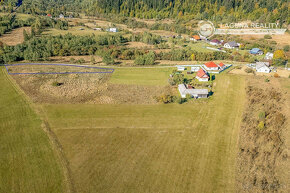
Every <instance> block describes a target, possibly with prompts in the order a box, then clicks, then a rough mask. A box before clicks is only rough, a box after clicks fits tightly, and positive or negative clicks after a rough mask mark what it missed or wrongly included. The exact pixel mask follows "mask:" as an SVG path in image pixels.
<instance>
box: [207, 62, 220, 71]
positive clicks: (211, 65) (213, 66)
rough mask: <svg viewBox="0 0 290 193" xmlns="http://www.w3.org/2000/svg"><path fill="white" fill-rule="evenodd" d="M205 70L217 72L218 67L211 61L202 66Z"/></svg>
mask: <svg viewBox="0 0 290 193" xmlns="http://www.w3.org/2000/svg"><path fill="white" fill-rule="evenodd" d="M204 68H205V69H206V70H219V66H218V65H217V64H216V63H214V62H213V61H211V62H207V63H205V64H204Z"/></svg>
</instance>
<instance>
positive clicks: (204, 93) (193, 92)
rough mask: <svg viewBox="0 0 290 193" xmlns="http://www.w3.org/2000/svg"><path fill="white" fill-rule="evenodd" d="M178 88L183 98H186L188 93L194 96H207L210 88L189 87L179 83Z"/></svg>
mask: <svg viewBox="0 0 290 193" xmlns="http://www.w3.org/2000/svg"><path fill="white" fill-rule="evenodd" d="M178 90H179V93H180V95H181V98H186V96H187V95H190V96H191V97H194V98H207V97H208V90H207V89H188V88H186V86H185V85H184V84H180V85H178Z"/></svg>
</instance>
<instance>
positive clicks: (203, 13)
mask: <svg viewBox="0 0 290 193" xmlns="http://www.w3.org/2000/svg"><path fill="white" fill-rule="evenodd" d="M2 1H3V0H2ZM16 1H17V0H6V1H5V0H4V3H5V4H6V5H8V7H9V5H10V9H11V7H13V6H12V5H13V4H15V2H16ZM289 8H290V2H289V1H288V0H259V1H258V0H207V1H204V0H163V1H161V0H160V1H158V0H24V1H23V5H22V6H21V7H20V8H19V11H20V12H24V13H32V14H45V13H50V14H55V15H57V14H59V13H64V14H65V13H66V12H71V11H72V12H78V13H81V12H82V13H86V14H87V15H98V14H111V13H113V14H114V13H115V14H120V15H123V16H129V17H137V18H147V19H149V18H160V19H161V18H182V19H210V20H212V21H216V22H222V21H229V22H232V21H239V20H247V19H249V20H252V21H253V20H255V21H260V22H276V21H279V23H280V24H282V23H287V24H289V23H290V16H289ZM6 9H8V8H6Z"/></svg>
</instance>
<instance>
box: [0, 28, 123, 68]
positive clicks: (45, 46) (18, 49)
mask: <svg viewBox="0 0 290 193" xmlns="http://www.w3.org/2000/svg"><path fill="white" fill-rule="evenodd" d="M126 41H127V40H126V39H125V38H124V37H123V36H120V35H103V36H94V35H91V36H74V35H72V34H66V35H64V36H61V35H60V36H44V37H31V38H30V39H29V40H27V41H25V42H24V43H22V44H18V45H16V46H5V45H0V63H3V62H4V63H8V62H13V61H21V60H30V61H37V60H42V59H48V58H49V57H51V56H71V55H74V56H79V55H94V54H95V53H96V52H97V51H98V50H101V51H102V52H103V49H104V46H110V45H119V44H121V43H124V42H126Z"/></svg>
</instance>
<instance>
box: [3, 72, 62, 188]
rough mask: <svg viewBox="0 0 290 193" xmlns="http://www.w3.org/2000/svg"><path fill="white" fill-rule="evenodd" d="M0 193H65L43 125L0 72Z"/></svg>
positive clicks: (9, 80) (20, 94) (27, 103)
mask: <svg viewBox="0 0 290 193" xmlns="http://www.w3.org/2000/svg"><path fill="white" fill-rule="evenodd" d="M0 84H1V87H0V93H1V97H0V109H1V114H0V150H1V154H0V192H37V193H38V192H66V187H65V186H64V180H65V179H64V176H63V171H62V170H61V169H62V168H61V165H60V164H59V163H58V159H57V156H56V154H55V151H54V150H53V148H52V146H51V143H50V139H49V137H48V136H47V135H46V133H45V132H44V130H43V122H42V120H41V119H40V117H39V116H38V115H37V114H36V113H35V112H34V111H33V109H32V108H31V104H30V102H29V101H28V100H27V99H26V97H25V96H24V95H23V94H22V93H20V92H19V88H18V87H17V86H16V85H15V84H14V83H13V81H12V80H11V79H10V78H9V77H8V76H7V74H6V72H4V70H3V67H1V69H0Z"/></svg>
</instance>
